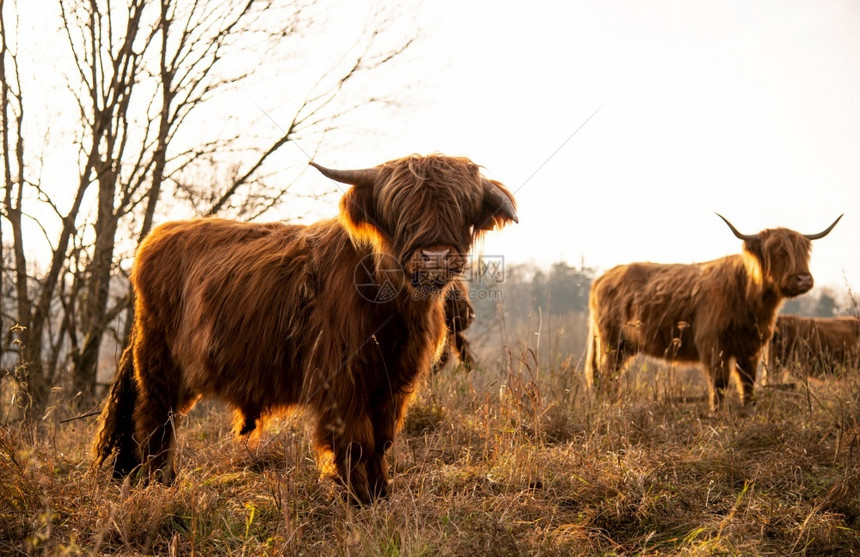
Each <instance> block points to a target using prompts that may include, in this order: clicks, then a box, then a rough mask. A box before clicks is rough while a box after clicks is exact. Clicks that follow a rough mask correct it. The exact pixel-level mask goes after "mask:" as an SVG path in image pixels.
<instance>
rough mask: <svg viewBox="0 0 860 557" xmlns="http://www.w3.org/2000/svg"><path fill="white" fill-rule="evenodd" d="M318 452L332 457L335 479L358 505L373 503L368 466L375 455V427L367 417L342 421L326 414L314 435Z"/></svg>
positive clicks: (333, 415) (342, 418) (321, 418)
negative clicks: (371, 457)
mask: <svg viewBox="0 0 860 557" xmlns="http://www.w3.org/2000/svg"><path fill="white" fill-rule="evenodd" d="M314 446H315V447H316V449H317V451H318V452H320V453H322V454H325V453H329V454H331V457H332V460H333V463H334V467H335V470H334V472H335V476H336V479H337V480H338V481H339V482H341V483H342V484H343V485H345V486H346V488H347V490H348V491H349V494H350V496H351V497H352V498H353V500H355V501H356V502H358V503H370V502H371V501H372V500H373V494H372V491H371V489H370V485H369V483H368V479H367V462H368V460H369V459H370V456H371V455H372V454H373V452H374V449H375V447H374V444H373V427H372V426H371V423H370V418H368V417H367V415H361V416H350V417H341V416H339V415H336V414H333V413H325V414H323V415H322V416H321V417H320V419H319V421H318V422H317V426H316V430H315V432H314Z"/></svg>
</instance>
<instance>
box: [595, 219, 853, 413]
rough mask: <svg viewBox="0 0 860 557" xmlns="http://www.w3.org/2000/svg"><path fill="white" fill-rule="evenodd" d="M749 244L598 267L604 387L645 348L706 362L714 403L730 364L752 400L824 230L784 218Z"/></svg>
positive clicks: (610, 387)
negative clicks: (786, 307)
mask: <svg viewBox="0 0 860 557" xmlns="http://www.w3.org/2000/svg"><path fill="white" fill-rule="evenodd" d="M718 216H720V218H722V219H723V220H724V221H725V222H726V224H727V225H728V226H729V228H730V229H731V230H732V232H733V233H734V235H735V236H736V237H737V238H739V239H741V240H743V242H744V244H743V252H742V253H741V254H739V255H729V256H726V257H722V258H720V259H715V260H713V261H708V262H704V263H694V264H691V265H682V264H675V265H661V264H657V263H631V264H630V265H619V266H617V267H614V268H612V269H610V270H609V271H607V272H606V273H605V274H603V275H602V276H600V277H598V278H597V279H596V280H595V281H594V283H593V284H592V285H591V293H590V296H589V302H588V307H589V330H588V345H587V354H586V362H585V378H586V382H587V383H588V385H589V387H592V388H594V389H595V390H596V391H597V392H598V394H611V393H613V392H614V391H615V390H616V389H617V379H618V375H619V373H620V371H621V368H622V366H623V365H624V363H625V362H627V360H628V359H630V358H631V357H632V356H634V355H636V354H638V353H643V354H646V355H648V356H653V357H656V358H662V359H667V360H672V361H680V362H691V363H701V365H702V366H704V367H705V369H706V370H707V372H708V376H709V378H710V381H709V383H708V387H709V392H710V401H711V407H712V408H713V409H716V408H717V407H718V406H719V405H720V403H721V402H722V399H723V391H724V390H725V388H726V386H728V383H729V376H730V374H731V371H732V368H735V369H736V371H737V373H738V377H739V378H740V394H741V399H742V400H743V402H744V403H745V404H747V403H750V402H752V400H753V383H754V381H755V375H756V369H757V367H758V363H759V360H760V356H761V351H762V347H763V346H764V345H765V344H767V342H768V340H769V339H770V337H771V334H772V332H773V326H774V321H775V320H776V313H777V311H778V310H779V308H780V307H781V306H782V303H783V301H784V300H785V299H786V298H791V297H794V296H798V295H800V294H803V293H804V292H807V291H808V290H809V289H810V288H812V275H811V274H810V273H809V254H810V250H811V249H812V243H811V240H816V239H818V238H823V237H824V236H826V235H827V234H828V233H829V232H830V231H831V230H832V229H833V227H834V226H836V223H837V222H839V219H840V218H842V216H841V215H840V216H839V218H837V219H836V220H835V221H834V222H833V224H831V225H830V226H829V227H827V229H826V230H824V231H823V232H820V233H818V234H811V235H803V234H799V233H797V232H794V231H793V230H788V229H786V228H775V229H770V230H763V231H761V232H760V233H758V234H750V235H745V234H741V233H740V232H738V230H737V229H736V228H735V227H734V226H732V224H731V223H730V222H729V221H728V220H726V219H725V218H724V217H723V216H722V215H718Z"/></svg>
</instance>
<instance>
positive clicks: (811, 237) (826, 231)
mask: <svg viewBox="0 0 860 557" xmlns="http://www.w3.org/2000/svg"><path fill="white" fill-rule="evenodd" d="M844 216H845V213H842V214H841V215H839V216H838V217H836V220H835V221H833V224H831V225H830V226H828V227H827V228H825V229H824V230H823V231H821V232H819V233H818V234H804V236H806V238H807V239H809V240H818V239H820V238H824V237H825V236H827V235H828V234H830V231H831V230H833V227H834V226H836V223H837V222H839V219H841V218H842V217H844Z"/></svg>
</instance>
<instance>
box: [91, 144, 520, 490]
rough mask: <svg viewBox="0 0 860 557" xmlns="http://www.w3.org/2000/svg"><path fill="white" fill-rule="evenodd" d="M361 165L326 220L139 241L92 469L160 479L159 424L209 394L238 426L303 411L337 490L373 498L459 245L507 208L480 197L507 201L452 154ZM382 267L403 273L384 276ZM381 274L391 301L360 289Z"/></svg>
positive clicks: (166, 477)
mask: <svg viewBox="0 0 860 557" xmlns="http://www.w3.org/2000/svg"><path fill="white" fill-rule="evenodd" d="M376 169H377V170H378V175H377V176H376V180H375V182H374V183H373V184H372V185H360V186H353V187H351V188H350V189H349V190H348V191H347V192H346V194H345V195H344V197H343V198H342V200H341V203H340V216H339V217H338V218H336V219H331V220H325V221H321V222H318V223H315V224H312V225H310V226H296V225H286V224H280V223H269V224H248V223H242V222H235V221H229V220H222V219H198V220H190V221H177V222H169V223H166V224H163V225H161V226H160V227H158V228H157V229H155V230H154V231H153V232H152V233H151V234H150V235H149V236H148V237H147V238H146V239H145V240H144V241H143V242H142V244H141V245H140V247H139V249H138V251H137V256H136V259H135V263H134V266H133V269H132V275H131V282H132V286H133V288H134V293H135V323H134V331H133V335H132V339H131V344H130V346H129V348H128V349H127V350H126V352H125V354H124V356H123V359H122V360H121V362H120V366H119V369H118V373H117V376H116V378H115V380H114V384H113V386H112V388H111V392H110V395H109V397H108V403H107V404H106V406H105V408H104V410H103V412H102V417H101V431H100V433H99V435H98V439H97V442H96V464H97V465H100V464H101V463H103V462H104V461H105V460H106V459H108V458H109V457H110V456H111V455H112V454H115V455H116V459H115V461H114V473H115V475H116V476H124V475H126V474H128V473H130V472H131V471H133V469H134V468H136V467H138V466H139V465H143V466H142V469H143V470H144V471H148V472H149V473H150V474H155V475H156V476H157V477H159V478H160V479H161V480H162V481H165V482H169V481H171V479H172V477H173V474H174V470H173V453H174V444H175V437H174V426H175V424H174V421H173V417H174V415H176V414H183V413H185V412H187V411H188V410H190V408H191V406H193V404H194V403H195V402H196V401H197V400H198V399H199V398H200V397H201V396H209V397H216V398H219V399H221V400H224V401H226V402H228V403H229V404H230V405H231V406H233V407H234V408H235V409H236V414H237V416H238V419H237V427H236V429H237V432H239V433H248V432H250V431H252V430H254V428H255V427H257V425H258V424H259V420H260V418H261V416H264V415H265V414H267V413H271V412H274V411H278V410H280V409H285V408H289V407H295V406H299V407H303V408H305V409H306V410H307V411H309V413H310V414H311V415H312V416H313V419H314V420H315V430H314V435H313V441H314V445H315V447H316V449H317V450H318V451H319V453H320V455H321V457H322V459H323V460H330V461H332V462H333V464H334V467H335V473H336V476H337V477H338V478H339V479H340V480H341V481H342V482H343V483H344V484H346V485H347V486H348V488H349V492H350V493H351V494H352V496H353V497H354V498H355V499H356V500H358V501H362V502H366V501H370V500H372V499H373V498H374V497H376V496H382V495H385V494H386V493H387V490H388V470H387V465H386V462H385V452H386V450H387V449H388V448H389V446H390V445H391V444H392V442H393V440H394V437H395V433H396V432H397V430H398V429H399V428H400V425H401V423H402V420H403V417H404V412H405V410H406V406H407V403H408V401H409V399H410V397H411V396H412V394H413V392H414V390H415V388H416V385H417V382H418V381H419V379H420V377H421V375H422V372H426V370H429V369H430V367H431V365H432V363H433V360H434V358H435V357H436V355H437V354H438V353H439V352H440V349H441V345H442V343H443V342H444V341H445V336H446V329H445V324H444V317H443V314H444V312H443V307H442V303H443V302H442V300H443V294H444V291H445V289H446V288H447V285H448V283H449V282H450V279H451V278H453V277H454V276H456V275H457V274H458V273H459V272H460V270H461V269H462V263H461V262H462V260H464V259H465V255H466V253H467V252H468V251H469V249H470V247H471V245H472V243H473V242H474V241H475V240H476V239H477V238H478V237H479V236H480V235H481V234H482V233H483V232H484V231H485V230H488V229H491V228H493V227H494V226H502V225H504V224H506V223H507V222H509V221H515V220H516V215H515V213H512V209H511V210H509V211H508V212H505V211H500V210H499V206H498V194H497V193H496V195H497V198H496V199H495V200H493V199H490V197H491V196H489V195H485V193H486V192H487V191H488V188H496V190H495V191H496V192H501V193H502V194H503V195H504V196H506V197H507V198H508V199H509V200H510V201H511V203H513V197H512V196H511V194H510V193H509V192H508V191H507V190H505V189H504V187H503V186H502V185H501V184H499V183H497V182H490V181H488V180H487V179H485V178H483V177H482V176H481V175H480V172H479V169H478V167H477V166H476V165H475V164H474V163H472V162H471V161H469V160H468V159H465V158H454V157H445V156H442V155H432V156H426V157H422V156H418V155H413V156H410V157H405V158H403V159H398V160H394V161H391V162H388V163H385V164H383V165H380V166H378V167H376ZM511 207H513V205H511ZM439 246H443V247H445V248H446V249H448V250H450V252H451V254H452V257H450V258H449V262H448V268H447V271H449V272H450V276H449V277H448V278H447V279H446V281H447V282H446V283H445V284H441V283H439V282H438V281H437V282H432V283H429V284H423V283H421V280H423V279H422V278H421V276H420V275H421V271H422V267H421V265H422V263H421V259H422V257H421V254H422V253H424V252H423V251H422V250H424V249H425V248H428V247H434V248H437V247H439ZM392 260H393V261H397V262H400V264H401V265H402V266H403V272H394V273H392V272H390V270H391V265H390V261H392ZM416 277H417V278H416ZM434 280H436V279H434ZM385 281H388V283H387V284H389V285H390V286H391V287H392V289H393V290H392V291H393V292H394V291H396V296H394V297H392V298H384V299H374V298H373V297H372V296H368V293H370V294H372V293H373V292H372V290H373V286H372V285H373V284H383V283H385ZM416 281H417V282H416ZM357 284H359V285H361V284H364V285H370V286H363V287H357V286H356V285H357ZM362 289H363V290H362Z"/></svg>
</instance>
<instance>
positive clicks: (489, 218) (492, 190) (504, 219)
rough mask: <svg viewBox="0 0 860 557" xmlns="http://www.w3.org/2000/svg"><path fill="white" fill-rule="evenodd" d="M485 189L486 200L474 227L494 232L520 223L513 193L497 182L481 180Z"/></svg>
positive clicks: (484, 199) (482, 204)
mask: <svg viewBox="0 0 860 557" xmlns="http://www.w3.org/2000/svg"><path fill="white" fill-rule="evenodd" d="M481 183H482V185H483V189H484V198H483V201H482V203H481V209H480V211H478V216H477V218H476V219H475V222H474V225H475V228H476V229H478V230H492V229H493V228H501V227H503V226H505V225H506V224H508V223H510V222H519V218H518V217H517V209H516V201H514V196H513V195H511V192H509V191H508V190H507V188H505V186H503V185H502V184H501V182H497V181H495V180H487V179H485V178H482V179H481Z"/></svg>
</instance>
